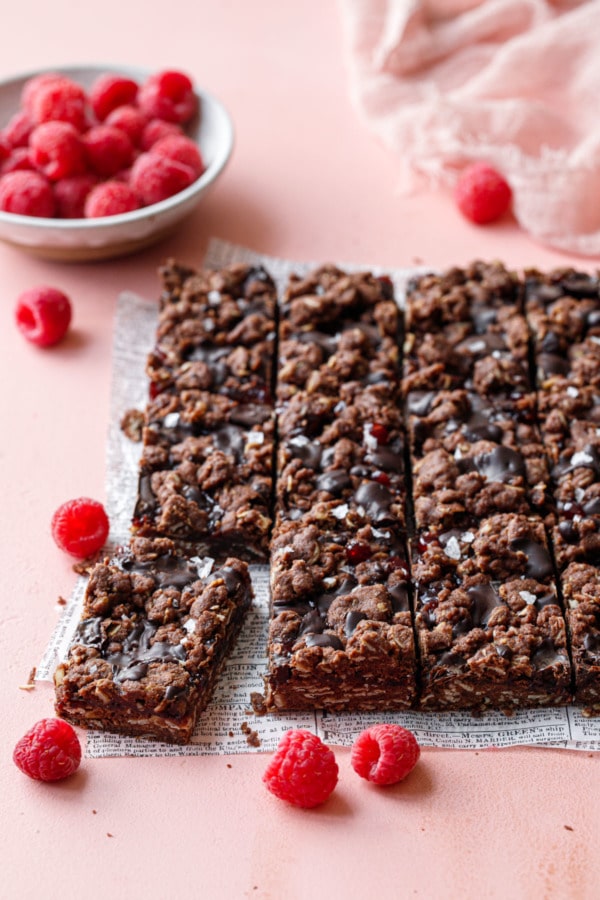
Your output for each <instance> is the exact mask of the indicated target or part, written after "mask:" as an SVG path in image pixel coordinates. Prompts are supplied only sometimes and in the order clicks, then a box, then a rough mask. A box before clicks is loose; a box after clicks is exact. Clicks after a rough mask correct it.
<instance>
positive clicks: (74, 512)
mask: <svg viewBox="0 0 600 900" xmlns="http://www.w3.org/2000/svg"><path fill="white" fill-rule="evenodd" d="M109 527H110V523H109V521H108V516H107V515H106V511H105V509H104V507H103V506H102V504H101V503H99V502H98V501H97V500H92V499H90V498H89V497H77V498H76V499H75V500H67V501H66V502H65V503H62V504H61V505H60V506H59V507H58V509H57V510H56V512H55V513H54V515H53V516H52V522H51V530H52V537H53V538H54V541H55V543H56V544H57V546H58V547H60V549H61V550H64V551H65V552H66V553H69V554H70V555H71V556H75V557H76V558H77V559H85V558H86V557H87V556H91V555H92V554H93V553H96V552H97V551H98V550H101V549H102V547H103V546H104V544H105V543H106V539H107V538H108V532H109Z"/></svg>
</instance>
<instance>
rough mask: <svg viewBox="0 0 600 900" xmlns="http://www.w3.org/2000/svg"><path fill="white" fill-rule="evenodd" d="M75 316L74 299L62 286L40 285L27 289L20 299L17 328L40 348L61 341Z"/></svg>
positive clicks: (16, 317) (18, 300) (17, 310)
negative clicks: (59, 288)
mask: <svg viewBox="0 0 600 900" xmlns="http://www.w3.org/2000/svg"><path fill="white" fill-rule="evenodd" d="M71 316H72V308H71V301H70V300H69V298H68V297H67V295H66V294H64V293H63V292H62V291H60V290H58V288H54V287H49V286H48V285H40V286H38V287H32V288H29V289H28V290H26V291H23V293H21V294H20V295H19V297H18V298H17V305H16V308H15V320H16V323H17V328H18V329H19V331H20V332H21V334H22V335H23V336H24V337H25V338H27V340H28V341H30V342H31V343H32V344H37V346H38V347H51V346H52V345H53V344H57V343H58V341H60V340H61V339H62V338H63V337H64V336H65V334H66V333H67V331H68V328H69V325H70V324H71Z"/></svg>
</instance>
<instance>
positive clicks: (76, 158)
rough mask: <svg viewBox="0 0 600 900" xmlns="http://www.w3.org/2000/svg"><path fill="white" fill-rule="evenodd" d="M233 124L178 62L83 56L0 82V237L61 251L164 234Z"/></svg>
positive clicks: (84, 252)
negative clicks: (133, 64)
mask: <svg viewBox="0 0 600 900" xmlns="http://www.w3.org/2000/svg"><path fill="white" fill-rule="evenodd" d="M232 148H233V126H232V123H231V119H230V117H229V115H228V113H227V111H226V110H225V108H224V107H223V105H222V104H221V103H220V102H219V101H218V100H217V99H216V98H215V97H213V96H211V95H210V94H208V93H206V92H204V91H201V90H199V89H198V88H197V87H195V85H194V84H193V82H192V79H191V78H190V77H189V75H187V74H186V73H185V72H182V71H179V70H173V69H168V70H160V71H147V70H141V69H132V68H130V67H124V68H115V67H113V66H86V67H69V68H61V69H57V70H55V71H43V72H32V73H30V74H27V75H22V76H20V77H16V78H12V79H10V80H7V81H4V82H2V83H0V240H2V241H4V242H6V243H9V244H12V245H15V246H18V247H20V248H21V249H24V250H27V251H29V252H30V253H33V254H35V255H37V256H42V257H45V258H48V259H57V260H62V261H85V260H93V259H108V258H111V257H116V256H122V255H125V254H128V253H133V252H135V251H136V250H140V249H143V248H145V247H148V246H150V245H151V244H153V243H155V242H157V241H159V240H161V239H163V238H164V237H166V236H167V235H169V234H170V233H172V232H173V231H174V230H175V229H176V227H177V226H178V225H179V223H180V222H181V221H182V219H184V218H185V217H186V216H187V215H189V214H190V213H191V212H192V210H193V209H194V208H195V206H196V204H197V203H198V201H199V199H200V197H201V196H202V195H203V194H204V193H205V191H206V190H207V189H208V188H209V187H210V186H211V185H212V184H213V183H214V181H215V180H216V178H217V177H218V176H219V174H220V173H221V172H222V171H223V169H224V167H225V165H226V163H227V161H228V159H229V157H230V155H231V151H232Z"/></svg>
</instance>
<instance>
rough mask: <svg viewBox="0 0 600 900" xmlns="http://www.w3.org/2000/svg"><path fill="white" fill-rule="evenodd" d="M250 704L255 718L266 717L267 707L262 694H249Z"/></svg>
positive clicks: (253, 692)
mask: <svg viewBox="0 0 600 900" xmlns="http://www.w3.org/2000/svg"><path fill="white" fill-rule="evenodd" d="M250 703H251V705H252V712H253V713H254V715H255V716H264V715H266V713H267V705H266V703H265V697H264V694H261V693H259V691H252V693H251V694H250Z"/></svg>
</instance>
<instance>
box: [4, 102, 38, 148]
mask: <svg viewBox="0 0 600 900" xmlns="http://www.w3.org/2000/svg"><path fill="white" fill-rule="evenodd" d="M33 126H34V122H33V119H32V118H31V116H30V115H29V113H28V112H27V111H26V110H24V109H20V110H19V111H18V112H16V113H15V114H14V115H13V116H11V117H10V119H9V120H8V124H7V125H5V127H4V130H3V132H2V133H3V135H4V140H5V141H8V143H9V144H10V146H11V147H26V146H27V144H28V143H29V135H30V134H31V132H32V130H33Z"/></svg>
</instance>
